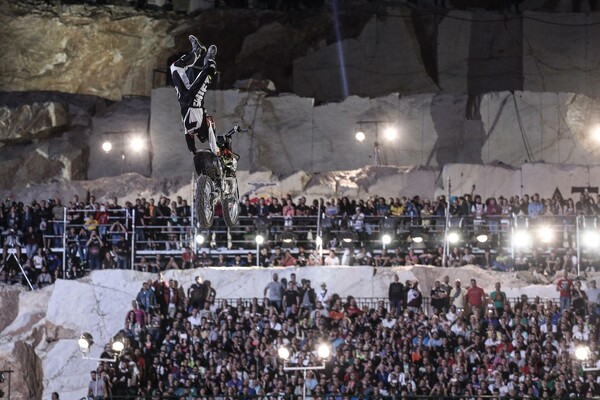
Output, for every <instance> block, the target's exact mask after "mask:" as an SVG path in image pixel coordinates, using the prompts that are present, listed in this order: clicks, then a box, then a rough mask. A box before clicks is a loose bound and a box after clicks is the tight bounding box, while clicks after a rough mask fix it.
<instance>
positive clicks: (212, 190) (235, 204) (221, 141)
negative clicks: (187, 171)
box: [194, 125, 248, 228]
mask: <svg viewBox="0 0 600 400" xmlns="http://www.w3.org/2000/svg"><path fill="white" fill-rule="evenodd" d="M247 131H248V130H247V129H241V128H240V127H239V126H238V125H235V126H234V127H233V128H232V129H231V130H230V131H229V132H227V133H226V134H225V135H219V136H217V147H218V150H219V151H218V153H219V154H218V155H217V154H215V153H213V152H212V151H211V150H209V149H206V150H200V151H198V152H197V153H196V154H195V155H194V167H195V168H196V174H197V175H198V178H197V179H196V199H195V205H194V207H195V209H196V213H197V215H198V222H199V224H200V226H201V227H202V228H210V227H211V226H212V224H213V222H214V219H215V206H216V205H217V202H219V201H220V202H221V206H222V208H223V219H224V220H225V224H226V225H227V226H228V227H232V226H234V225H235V224H237V222H238V219H239V216H240V194H239V191H238V182H237V178H236V171H237V161H238V160H239V158H240V156H239V155H237V154H236V153H234V152H233V151H231V137H232V136H233V134H235V133H238V132H247Z"/></svg>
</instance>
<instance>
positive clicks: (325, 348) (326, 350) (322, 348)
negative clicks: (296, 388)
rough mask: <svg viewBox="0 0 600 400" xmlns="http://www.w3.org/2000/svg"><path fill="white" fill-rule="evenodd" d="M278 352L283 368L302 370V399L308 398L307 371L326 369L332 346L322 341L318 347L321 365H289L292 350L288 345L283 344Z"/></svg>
mask: <svg viewBox="0 0 600 400" xmlns="http://www.w3.org/2000/svg"><path fill="white" fill-rule="evenodd" d="M277 353H278V355H279V358H281V359H282V360H283V370H284V371H302V376H303V382H302V400H306V372H307V371H314V370H319V369H325V361H326V360H327V359H328V358H329V355H330V354H331V346H330V345H329V344H327V343H321V344H320V345H319V346H318V347H317V355H318V356H319V359H320V360H321V362H322V363H321V365H310V366H306V367H289V366H288V365H287V362H288V360H289V359H290V351H289V349H288V348H287V347H285V346H281V347H280V348H279V349H278V350H277Z"/></svg>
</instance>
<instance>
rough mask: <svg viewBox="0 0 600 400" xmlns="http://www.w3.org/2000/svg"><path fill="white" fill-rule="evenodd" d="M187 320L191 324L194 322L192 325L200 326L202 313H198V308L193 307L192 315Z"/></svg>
mask: <svg viewBox="0 0 600 400" xmlns="http://www.w3.org/2000/svg"><path fill="white" fill-rule="evenodd" d="M187 320H188V321H189V322H190V324H192V327H198V326H200V324H201V323H202V317H201V316H200V314H198V309H197V308H193V309H192V315H190V316H189V317H188V319H187Z"/></svg>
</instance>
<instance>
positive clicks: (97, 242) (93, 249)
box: [85, 231, 104, 271]
mask: <svg viewBox="0 0 600 400" xmlns="http://www.w3.org/2000/svg"><path fill="white" fill-rule="evenodd" d="M85 245H86V247H87V267H88V269H89V270H90V271H93V270H95V269H99V268H100V267H101V266H102V259H101V258H100V257H101V255H100V253H101V250H102V247H103V246H104V243H102V239H100V236H98V234H97V233H96V231H92V234H91V235H90V238H89V240H88V241H87V243H86V244H85Z"/></svg>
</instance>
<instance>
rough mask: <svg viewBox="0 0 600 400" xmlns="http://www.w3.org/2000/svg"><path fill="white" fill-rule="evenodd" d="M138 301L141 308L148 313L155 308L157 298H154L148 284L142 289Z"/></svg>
mask: <svg viewBox="0 0 600 400" xmlns="http://www.w3.org/2000/svg"><path fill="white" fill-rule="evenodd" d="M136 300H137V302H138V304H139V306H140V308H141V309H142V310H144V311H146V312H148V311H149V310H151V309H153V308H154V306H155V305H156V297H155V296H154V291H152V289H150V285H149V284H148V282H144V283H143V284H142V288H141V289H140V292H139V293H138V295H137V297H136Z"/></svg>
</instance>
